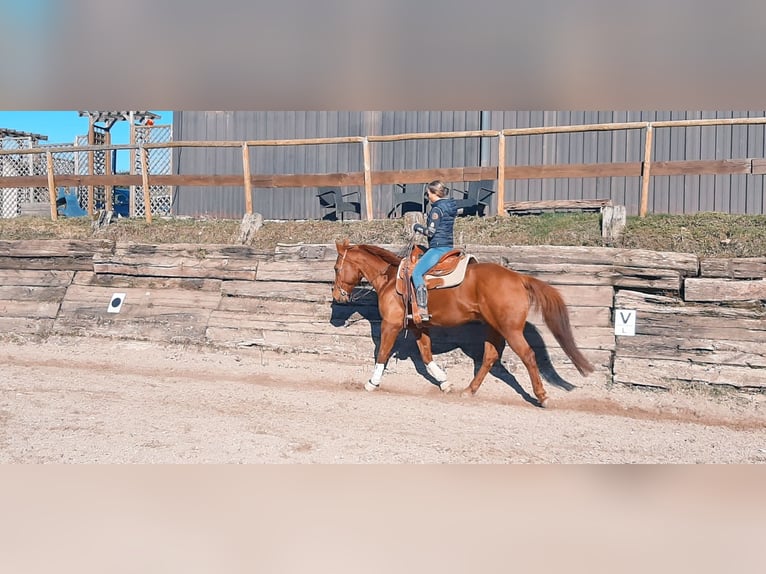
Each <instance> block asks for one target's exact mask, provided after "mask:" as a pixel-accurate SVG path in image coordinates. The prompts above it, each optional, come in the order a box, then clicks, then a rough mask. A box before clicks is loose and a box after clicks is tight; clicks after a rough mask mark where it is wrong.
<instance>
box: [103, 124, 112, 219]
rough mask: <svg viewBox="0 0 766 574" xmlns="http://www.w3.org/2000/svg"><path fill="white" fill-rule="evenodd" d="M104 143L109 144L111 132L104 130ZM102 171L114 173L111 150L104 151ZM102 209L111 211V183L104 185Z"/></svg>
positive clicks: (108, 173) (109, 173)
mask: <svg viewBox="0 0 766 574" xmlns="http://www.w3.org/2000/svg"><path fill="white" fill-rule="evenodd" d="M104 138H105V140H104V143H105V144H106V145H110V144H111V143H112V133H111V132H106V133H105V134H104ZM104 168H105V169H104V172H105V173H106V174H107V175H111V174H112V173H114V166H113V165H112V152H111V150H106V151H105V152H104ZM104 209H105V210H106V211H112V186H111V185H105V186H104Z"/></svg>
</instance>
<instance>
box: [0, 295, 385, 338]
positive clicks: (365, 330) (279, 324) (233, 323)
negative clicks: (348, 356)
mask: <svg viewBox="0 0 766 574" xmlns="http://www.w3.org/2000/svg"><path fill="white" fill-rule="evenodd" d="M0 304H1V303H0ZM370 325H371V324H370V323H369V322H367V321H356V322H351V323H347V324H344V325H342V326H337V325H333V324H331V323H330V322H329V321H326V320H316V319H315V318H314V317H307V316H303V315H289V316H282V317H275V316H271V317H270V318H269V317H265V316H256V315H248V314H246V313H240V312H236V311H234V312H232V311H213V312H212V313H211V314H210V319H209V321H208V326H210V327H231V328H237V329H249V330H261V331H264V332H265V331H280V332H288V331H294V332H297V333H301V334H302V335H303V336H305V337H307V338H311V337H312V336H313V335H314V334H325V335H339V334H343V335H346V336H348V335H353V336H358V337H364V336H370V334H371V332H370V331H371V326H370Z"/></svg>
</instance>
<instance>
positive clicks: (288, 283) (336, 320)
mask: <svg viewBox="0 0 766 574" xmlns="http://www.w3.org/2000/svg"><path fill="white" fill-rule="evenodd" d="M383 247H388V248H389V249H391V250H393V251H398V250H399V249H400V248H401V246H390V245H389V246H383ZM466 249H467V251H469V252H470V253H473V254H474V255H476V256H477V257H478V258H479V260H481V261H494V262H497V263H500V264H502V265H505V266H507V267H510V268H513V269H515V270H517V271H520V272H522V273H528V274H530V275H534V276H536V277H539V278H541V279H543V280H545V281H547V282H549V283H550V284H552V285H554V286H556V287H557V288H558V289H559V290H560V291H561V293H562V295H563V296H564V299H565V301H566V302H567V304H568V306H569V309H570V314H571V322H572V325H573V328H574V333H575V338H576V340H577V342H578V345H579V346H580V347H581V348H582V350H583V352H584V353H585V354H586V356H588V357H589V358H590V359H591V361H592V362H593V363H594V365H596V367H597V369H596V373H595V374H594V375H592V376H591V377H589V378H588V381H589V382H590V383H591V384H601V383H604V382H611V381H615V382H618V383H624V384H630V385H647V386H656V387H665V388H673V387H675V386H677V385H694V384H709V385H726V386H733V387H737V388H742V389H759V390H760V389H764V388H766V305H764V302H766V279H764V277H766V258H751V259H702V260H700V259H699V258H697V257H696V256H694V255H689V254H678V253H661V252H652V251H645V250H627V249H614V248H586V247H554V246H517V247H513V248H503V247H495V246H479V245H468V246H466ZM335 257H336V253H335V246H334V245H295V246H281V247H278V248H277V249H275V250H274V251H268V252H264V251H258V250H255V249H253V248H251V247H248V246H237V245H189V244H175V245H157V246H154V245H141V244H131V243H116V244H115V243H113V242H109V241H59V240H45V241H37V240H35V241H0V334H11V333H15V334H21V335H34V336H43V337H44V336H47V335H51V334H75V335H89V336H104V337H121V338H136V339H143V340H156V341H162V342H170V343H195V344H210V345H214V346H221V347H255V348H265V349H270V350H276V351H281V352H308V353H317V354H325V355H328V356H329V357H331V356H354V357H357V358H365V357H368V358H369V361H370V362H371V363H372V361H373V359H374V353H375V344H376V341H377V337H378V333H379V322H380V316H379V314H378V311H377V301H376V296H375V293H374V292H373V291H372V290H370V289H369V287H368V286H366V285H363V286H361V287H359V288H358V289H357V300H356V302H354V303H352V304H349V305H334V304H332V298H331V289H330V287H331V285H332V281H333V264H334V261H335ZM115 293H124V294H125V300H124V304H123V306H122V308H121V310H120V312H119V313H108V312H107V307H108V305H109V301H110V299H111V297H112V295H113V294H115ZM615 310H634V311H635V312H636V333H635V336H615V333H614V316H615ZM480 329H481V327H480V326H476V325H468V326H466V327H462V328H457V329H451V330H441V329H433V345H434V351H435V353H437V357H438V359H439V361H440V362H442V363H446V364H447V365H449V364H454V363H459V362H463V361H475V360H476V359H477V358H478V357H480V355H481V350H482V345H481V336H480V332H481V331H480ZM526 335H527V339H528V340H529V341H530V344H532V346H533V347H535V349H536V351H537V352H538V356H539V357H541V360H542V363H546V361H547V362H549V363H550V364H551V365H552V367H553V369H554V371H555V373H556V374H557V375H558V376H561V377H562V378H563V379H565V380H567V381H571V382H573V383H574V384H578V385H579V384H582V381H583V379H581V378H580V377H579V375H578V374H577V372H576V371H575V369H574V367H573V366H572V365H571V364H570V363H569V361H568V359H567V358H566V357H565V356H564V354H563V352H562V351H561V350H560V348H559V347H558V344H557V343H556V342H555V340H554V339H553V337H552V336H551V335H550V333H549V332H548V330H547V327H545V325H544V323H543V322H542V319H541V317H540V316H539V315H538V314H537V313H534V314H533V315H532V316H531V317H530V320H529V325H528V328H527V330H526ZM396 350H397V352H398V354H399V356H401V357H405V358H406V357H410V356H417V351H416V348H415V345H414V342H413V338H412V337H410V338H405V337H404V335H403V334H402V335H400V340H399V341H398V343H397V347H396ZM546 357H547V358H546ZM503 361H504V364H505V365H506V367H507V368H508V369H509V370H510V371H511V372H512V373H513V374H514V375H515V376H518V377H520V380H521V381H522V383H523V382H524V381H526V377H527V375H526V372H525V370H524V368H523V365H521V362H520V361H519V360H518V359H517V358H516V357H515V355H514V354H513V352H512V351H510V349H508V348H506V350H505V353H504V355H503ZM542 366H543V370H544V372H545V365H544V364H543V365H542Z"/></svg>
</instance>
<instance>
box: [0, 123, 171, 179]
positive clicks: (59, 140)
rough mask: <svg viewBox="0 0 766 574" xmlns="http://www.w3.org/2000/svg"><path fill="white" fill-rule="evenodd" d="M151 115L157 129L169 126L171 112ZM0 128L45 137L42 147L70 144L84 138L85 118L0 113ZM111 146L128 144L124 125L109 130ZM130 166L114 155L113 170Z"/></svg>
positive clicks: (128, 162) (85, 133)
mask: <svg viewBox="0 0 766 574" xmlns="http://www.w3.org/2000/svg"><path fill="white" fill-rule="evenodd" d="M151 111H153V112H154V113H155V114H157V115H159V116H160V119H159V120H157V121H156V122H155V123H157V124H158V125H165V124H172V123H173V112H172V111H154V110H151ZM0 128H7V129H12V130H18V131H21V132H29V133H34V134H40V135H44V136H48V139H47V140H46V141H45V142H44V143H46V144H72V143H74V141H75V137H77V136H79V135H87V134H88V118H87V117H80V114H79V113H78V112H77V111H39V112H35V111H22V112H13V111H0ZM111 133H112V143H113V144H127V143H130V129H129V126H128V122H117V123H115V124H114V126H113V127H112V129H111ZM129 164H130V161H129V155H128V154H127V153H123V154H119V153H118V154H117V166H116V168H117V170H118V171H119V170H125V169H127V167H128V165H129Z"/></svg>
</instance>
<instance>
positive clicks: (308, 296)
mask: <svg viewBox="0 0 766 574" xmlns="http://www.w3.org/2000/svg"><path fill="white" fill-rule="evenodd" d="M221 293H222V294H223V295H225V296H229V297H260V298H265V299H276V300H280V299H281V300H286V301H290V300H297V301H326V302H328V303H329V302H330V301H332V286H331V285H330V284H326V283H325V284H323V283H304V284H302V285H296V284H295V283H290V282H286V281H224V282H223V283H222V284H221Z"/></svg>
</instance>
